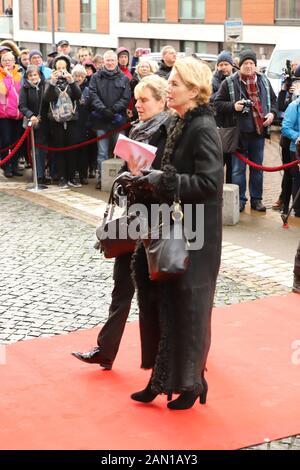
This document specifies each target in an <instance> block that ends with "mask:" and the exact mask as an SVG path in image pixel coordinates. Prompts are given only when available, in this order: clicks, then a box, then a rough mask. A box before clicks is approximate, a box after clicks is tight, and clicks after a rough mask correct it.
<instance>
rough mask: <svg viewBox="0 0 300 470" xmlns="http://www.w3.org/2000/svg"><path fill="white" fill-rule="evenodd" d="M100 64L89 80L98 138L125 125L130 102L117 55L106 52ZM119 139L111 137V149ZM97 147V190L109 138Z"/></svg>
mask: <svg viewBox="0 0 300 470" xmlns="http://www.w3.org/2000/svg"><path fill="white" fill-rule="evenodd" d="M103 60H104V64H103V68H102V69H100V70H98V72H97V73H95V74H94V75H93V76H92V77H91V81H90V85H89V88H90V100H91V108H92V113H91V118H92V123H93V128H94V129H96V130H97V136H98V137H99V136H101V135H103V134H106V133H107V132H109V131H111V130H113V129H116V128H118V127H120V126H121V125H122V124H124V123H125V122H126V109H127V107H128V104H129V101H130V98H131V90H130V84H129V79H128V77H126V75H124V73H123V72H122V71H121V70H120V68H119V67H118V58H117V54H116V53H115V52H114V51H111V50H110V51H106V52H105V53H104V55H103ZM118 135H119V134H118V133H117V132H116V133H113V134H112V135H111V139H112V141H113V142H112V144H113V145H114V144H115V143H116V141H117V139H118ZM97 144H98V155H97V165H98V172H99V179H98V182H97V185H96V188H97V189H101V172H102V162H103V161H105V160H107V159H108V156H109V138H106V139H102V140H99V141H98V143H97Z"/></svg>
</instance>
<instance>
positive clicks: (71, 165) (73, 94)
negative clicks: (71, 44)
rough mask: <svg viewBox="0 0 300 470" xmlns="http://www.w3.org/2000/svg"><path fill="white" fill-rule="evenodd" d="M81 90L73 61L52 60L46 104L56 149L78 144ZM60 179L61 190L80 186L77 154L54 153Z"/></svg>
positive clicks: (65, 57) (67, 59)
mask: <svg viewBox="0 0 300 470" xmlns="http://www.w3.org/2000/svg"><path fill="white" fill-rule="evenodd" d="M80 98H81V89H80V87H79V85H78V84H77V83H76V82H75V80H74V78H73V77H72V75H71V59H70V57H68V56H63V55H59V56H57V57H55V59H54V60H53V71H52V74H51V78H50V80H49V81H47V84H46V88H45V94H44V100H45V102H46V103H48V118H49V121H50V136H51V137H50V138H51V144H52V145H53V146H54V147H67V146H69V145H73V144H77V143H78V130H77V124H76V122H75V121H77V120H78V110H77V106H78V100H79V99H80ZM55 158H56V161H57V169H58V176H59V183H58V186H59V188H60V189H66V188H68V187H69V186H70V187H75V188H78V187H80V186H81V184H79V183H78V182H77V181H76V180H75V169H76V153H75V152H55Z"/></svg>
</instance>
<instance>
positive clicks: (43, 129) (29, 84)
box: [19, 65, 49, 184]
mask: <svg viewBox="0 0 300 470" xmlns="http://www.w3.org/2000/svg"><path fill="white" fill-rule="evenodd" d="M44 92H45V79H44V77H43V75H42V74H41V71H40V69H39V67H37V66H36V65H29V66H28V67H27V70H26V73H25V76H24V83H23V87H22V89H21V92H20V101H19V110H20V111H21V113H22V114H23V115H24V116H25V117H26V118H27V119H28V121H31V122H32V125H33V129H34V138H35V143H37V144H44V145H45V144H47V139H46V136H47V106H46V103H45V102H44V99H43V97H44ZM46 155H47V151H46V150H44V149H40V148H38V147H36V149H35V156H36V166H37V177H38V183H39V184H45V183H49V181H48V179H46V178H45V163H46Z"/></svg>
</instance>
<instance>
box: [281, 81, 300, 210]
mask: <svg viewBox="0 0 300 470" xmlns="http://www.w3.org/2000/svg"><path fill="white" fill-rule="evenodd" d="M295 88H296V90H295V92H296V93H297V94H298V98H296V99H295V100H294V101H292V102H291V103H290V104H289V105H288V107H287V109H286V111H285V113H284V119H283V121H282V128H281V133H282V135H283V137H286V138H287V139H289V140H290V161H293V160H295V159H296V141H297V140H298V139H299V137H300V82H298V83H297V82H295ZM296 96H297V95H296ZM290 175H291V178H292V196H293V199H295V196H296V194H297V192H298V190H300V169H299V166H295V167H293V168H291V169H290ZM286 209H288V207H287V208H286ZM294 213H295V216H296V217H300V198H299V197H298V198H297V200H296V202H295V203H294Z"/></svg>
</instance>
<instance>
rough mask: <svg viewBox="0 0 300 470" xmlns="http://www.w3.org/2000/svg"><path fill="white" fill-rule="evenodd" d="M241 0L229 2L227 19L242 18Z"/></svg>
mask: <svg viewBox="0 0 300 470" xmlns="http://www.w3.org/2000/svg"><path fill="white" fill-rule="evenodd" d="M241 3H242V2H241V0H227V18H228V19H229V20H231V19H236V18H241V17H242V5H241Z"/></svg>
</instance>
